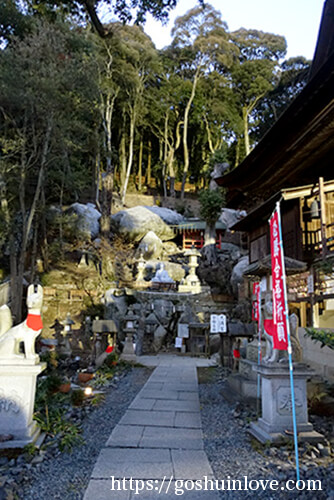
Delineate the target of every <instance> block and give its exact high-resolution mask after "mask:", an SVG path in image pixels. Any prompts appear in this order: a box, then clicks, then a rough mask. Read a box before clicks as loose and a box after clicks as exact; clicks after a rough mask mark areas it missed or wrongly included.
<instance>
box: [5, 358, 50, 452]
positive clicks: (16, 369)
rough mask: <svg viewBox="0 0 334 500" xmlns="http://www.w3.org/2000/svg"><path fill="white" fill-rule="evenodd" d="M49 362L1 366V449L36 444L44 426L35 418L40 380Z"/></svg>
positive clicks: (23, 362)
mask: <svg viewBox="0 0 334 500" xmlns="http://www.w3.org/2000/svg"><path fill="white" fill-rule="evenodd" d="M45 368H46V363H39V364H36V365H32V364H28V363H26V362H25V361H22V362H21V363H20V364H16V365H14V364H12V365H11V364H7V365H2V366H0V449H8V448H23V447H24V446H26V445H27V444H30V443H35V441H36V440H37V438H38V436H39V434H40V429H39V427H38V425H37V424H36V422H34V421H33V413H34V404H35V392H36V379H37V375H39V374H40V373H41V372H42V371H43V370H45Z"/></svg>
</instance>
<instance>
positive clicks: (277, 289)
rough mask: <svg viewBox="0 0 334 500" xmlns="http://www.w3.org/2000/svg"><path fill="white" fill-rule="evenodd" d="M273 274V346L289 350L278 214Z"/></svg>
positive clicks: (274, 228) (275, 216)
mask: <svg viewBox="0 0 334 500" xmlns="http://www.w3.org/2000/svg"><path fill="white" fill-rule="evenodd" d="M270 246H271V272H272V289H273V322H274V326H275V328H274V332H273V344H274V349H279V350H281V351H286V350H287V349H288V335H287V324H286V311H285V301H284V288H283V287H284V284H283V258H284V256H283V254H282V250H281V249H282V246H281V241H280V231H279V226H278V212H277V210H275V212H274V214H273V216H272V217H271V219H270Z"/></svg>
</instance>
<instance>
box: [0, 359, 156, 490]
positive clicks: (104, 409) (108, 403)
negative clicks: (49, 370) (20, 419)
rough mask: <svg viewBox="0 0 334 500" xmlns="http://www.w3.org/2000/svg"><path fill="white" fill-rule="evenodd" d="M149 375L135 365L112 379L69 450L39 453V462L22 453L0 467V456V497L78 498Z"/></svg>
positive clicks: (148, 372) (148, 371)
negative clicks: (80, 438) (78, 442)
mask: <svg viewBox="0 0 334 500" xmlns="http://www.w3.org/2000/svg"><path fill="white" fill-rule="evenodd" d="M150 374H151V370H149V369H147V368H139V367H138V368H133V369H132V370H131V371H129V372H126V373H122V374H121V375H120V376H119V378H116V381H115V379H113V383H112V386H111V388H110V390H108V393H107V395H106V400H105V403H104V404H102V405H101V406H99V407H96V408H94V409H93V410H91V411H90V413H89V414H88V415H87V416H86V417H85V418H84V420H83V422H82V427H83V434H82V435H83V438H84V440H85V444H84V445H82V446H78V447H75V448H73V451H72V453H61V452H59V451H55V450H49V451H47V452H46V453H45V454H44V453H43V452H42V455H37V457H35V459H36V461H37V462H38V459H39V458H40V460H41V463H37V464H36V463H35V464H34V465H32V464H30V463H25V461H24V459H23V456H21V457H19V458H18V460H16V462H15V461H13V460H11V464H6V465H4V466H3V467H1V465H2V464H1V458H0V486H1V483H2V484H5V487H4V488H1V487H0V500H4V499H6V500H7V499H8V500H16V499H18V500H51V499H52V500H57V499H62V500H81V499H82V498H83V495H84V492H85V489H86V487H87V485H88V482H89V479H90V476H91V473H92V470H93V467H94V465H95V462H96V460H97V457H98V455H99V453H100V450H101V448H102V447H103V446H104V444H105V442H106V441H107V439H108V437H109V435H110V433H111V431H112V429H113V428H114V427H115V425H116V424H117V422H118V421H119V420H120V418H121V417H122V415H123V414H124V413H125V411H126V409H127V407H128V406H129V404H130V403H131V401H132V400H133V399H134V397H135V396H136V394H137V393H138V392H139V391H140V389H141V388H142V387H143V385H144V383H145V382H146V380H147V379H148V377H149V376H150ZM2 460H3V462H5V460H4V459H2ZM14 462H15V463H14ZM6 478H7V481H6Z"/></svg>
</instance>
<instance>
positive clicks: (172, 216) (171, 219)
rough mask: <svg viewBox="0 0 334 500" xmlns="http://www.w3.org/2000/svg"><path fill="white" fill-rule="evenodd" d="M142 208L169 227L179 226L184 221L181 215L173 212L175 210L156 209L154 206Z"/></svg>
mask: <svg viewBox="0 0 334 500" xmlns="http://www.w3.org/2000/svg"><path fill="white" fill-rule="evenodd" d="M144 208H147V209H148V210H149V211H150V212H153V213H154V214H156V215H158V216H159V217H160V219H162V220H163V221H164V222H165V223H166V224H169V225H170V226H175V225H177V224H181V223H182V222H183V221H184V217H183V216H182V215H181V214H179V213H178V212H175V210H171V209H170V208H164V207H158V206H156V205H153V207H147V206H146V207H144Z"/></svg>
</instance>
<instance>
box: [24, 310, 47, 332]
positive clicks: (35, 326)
mask: <svg viewBox="0 0 334 500" xmlns="http://www.w3.org/2000/svg"><path fill="white" fill-rule="evenodd" d="M27 327H28V328H31V330H34V331H35V332H37V331H38V330H42V328H43V322H42V318H41V316H40V315H39V314H28V316H27Z"/></svg>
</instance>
